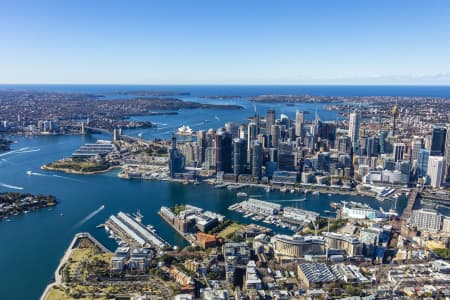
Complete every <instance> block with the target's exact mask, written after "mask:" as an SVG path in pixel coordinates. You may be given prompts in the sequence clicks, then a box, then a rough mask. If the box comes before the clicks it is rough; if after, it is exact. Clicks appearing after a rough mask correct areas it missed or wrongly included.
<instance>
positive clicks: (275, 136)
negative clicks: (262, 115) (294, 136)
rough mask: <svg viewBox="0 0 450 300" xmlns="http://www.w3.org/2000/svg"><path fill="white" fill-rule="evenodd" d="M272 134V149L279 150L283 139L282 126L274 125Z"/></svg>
mask: <svg viewBox="0 0 450 300" xmlns="http://www.w3.org/2000/svg"><path fill="white" fill-rule="evenodd" d="M270 134H271V136H272V147H273V148H277V147H278V145H279V143H280V139H281V127H280V125H272V128H271V131H270Z"/></svg>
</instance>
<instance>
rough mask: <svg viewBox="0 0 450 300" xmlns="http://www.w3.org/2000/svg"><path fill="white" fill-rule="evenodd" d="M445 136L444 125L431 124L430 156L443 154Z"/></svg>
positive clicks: (445, 129)
mask: <svg viewBox="0 0 450 300" xmlns="http://www.w3.org/2000/svg"><path fill="white" fill-rule="evenodd" d="M446 137H447V128H446V127H444V126H437V125H434V126H433V130H432V134H431V147H430V155H431V156H444V153H445V139H446Z"/></svg>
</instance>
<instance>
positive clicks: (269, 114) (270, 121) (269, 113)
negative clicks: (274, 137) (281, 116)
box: [266, 109, 276, 132]
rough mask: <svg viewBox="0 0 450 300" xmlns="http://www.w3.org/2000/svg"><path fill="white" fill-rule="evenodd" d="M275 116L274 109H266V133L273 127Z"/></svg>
mask: <svg viewBox="0 0 450 300" xmlns="http://www.w3.org/2000/svg"><path fill="white" fill-rule="evenodd" d="M275 120H276V114H275V110H274V109H268V110H267V115H266V132H270V131H271V130H272V125H275Z"/></svg>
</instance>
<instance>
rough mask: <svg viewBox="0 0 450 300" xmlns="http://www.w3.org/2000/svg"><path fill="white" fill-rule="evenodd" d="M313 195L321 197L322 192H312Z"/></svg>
mask: <svg viewBox="0 0 450 300" xmlns="http://www.w3.org/2000/svg"><path fill="white" fill-rule="evenodd" d="M312 194H313V195H320V192H319V191H314V192H312Z"/></svg>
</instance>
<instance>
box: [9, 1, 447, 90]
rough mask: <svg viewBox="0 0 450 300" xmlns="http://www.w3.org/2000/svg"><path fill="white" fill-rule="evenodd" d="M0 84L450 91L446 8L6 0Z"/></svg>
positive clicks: (430, 4)
mask: <svg viewBox="0 0 450 300" xmlns="http://www.w3.org/2000/svg"><path fill="white" fill-rule="evenodd" d="M0 39H1V42H0V83H124V84H133V83H134V84H161V83H167V84H171V83H174V84H191V83H194V84H202V83H211V84H214V83H219V84H222V83H224V84H225V83H238V84H253V83H260V84H267V83H274V84H310V83H313V84H315V83H317V84H321V83H325V84H327V83H331V84H365V83H369V84H383V83H392V84H398V83H402V84H403V83H405V84H446V85H448V84H450V1H448V0H442V1H434V0H430V1H426V0H417V1H416V0H398V1H397V0H395V1H394V0H386V1H384V0H372V1H371V0H355V1H346V0H329V1H321V0H310V1H300V0H294V1H290V0H273V1H264V0H257V1H251V0H236V1H231V0H226V1H222V0H209V1H199V0H179V1H171V0H161V1H150V0H148V1H137V0H131V1H114V0H110V1H99V0H88V1H85V0H75V1H63V0H54V1H45V0H42V1H37V0H33V1H22V0H11V1H6V0H0Z"/></svg>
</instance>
